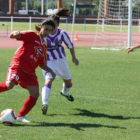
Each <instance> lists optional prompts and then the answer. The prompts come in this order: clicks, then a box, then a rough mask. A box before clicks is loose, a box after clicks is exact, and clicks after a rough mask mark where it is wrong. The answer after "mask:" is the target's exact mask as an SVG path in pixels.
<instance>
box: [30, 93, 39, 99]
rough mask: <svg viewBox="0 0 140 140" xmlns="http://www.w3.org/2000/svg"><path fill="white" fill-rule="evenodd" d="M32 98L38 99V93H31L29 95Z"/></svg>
mask: <svg viewBox="0 0 140 140" xmlns="http://www.w3.org/2000/svg"><path fill="white" fill-rule="evenodd" d="M30 95H31V96H32V97H34V98H37V99H38V97H39V93H33V94H30Z"/></svg>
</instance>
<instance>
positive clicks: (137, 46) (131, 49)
mask: <svg viewBox="0 0 140 140" xmlns="http://www.w3.org/2000/svg"><path fill="white" fill-rule="evenodd" d="M137 48H140V44H138V45H135V46H132V47H129V48H127V50H126V51H127V53H129V52H132V51H134V50H135V49H137Z"/></svg>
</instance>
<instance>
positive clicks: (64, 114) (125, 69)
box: [0, 47, 140, 140]
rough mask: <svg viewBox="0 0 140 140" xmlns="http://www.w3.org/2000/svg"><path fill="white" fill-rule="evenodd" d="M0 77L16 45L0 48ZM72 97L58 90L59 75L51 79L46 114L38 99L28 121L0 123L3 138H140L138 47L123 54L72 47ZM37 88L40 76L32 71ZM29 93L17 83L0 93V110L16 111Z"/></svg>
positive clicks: (41, 83) (110, 139) (43, 139)
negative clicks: (42, 111) (75, 59)
mask: <svg viewBox="0 0 140 140" xmlns="http://www.w3.org/2000/svg"><path fill="white" fill-rule="evenodd" d="M0 51H1V55H0V65H1V67H0V79H1V82H2V81H4V80H5V77H6V71H7V67H8V64H9V62H10V60H11V58H12V56H13V53H14V52H15V49H1V50H0ZM66 53H67V60H68V63H69V66H70V70H71V74H72V80H73V88H72V89H71V93H72V94H73V95H74V97H75V101H74V102H73V103H71V102H69V101H67V100H66V99H65V98H64V97H62V96H61V95H60V94H59V92H60V90H61V86H62V81H61V79H57V80H55V82H54V83H53V86H52V92H51V96H50V100H49V110H48V114H47V115H46V116H44V115H42V114H41V97H39V99H38V102H37V104H36V106H35V107H34V108H33V109H32V111H31V112H30V113H29V114H28V115H27V118H28V119H29V120H31V121H32V123H30V124H24V123H19V122H17V123H16V124H15V125H14V126H11V127H9V126H4V125H3V124H0V139H2V140H8V139H10V140H25V139H27V140H28V139H30V140H47V139H48V140H139V139H140V133H139V130H140V107H139V106H140V94H139V92H140V90H139V87H140V78H139V75H140V65H139V64H140V59H139V57H140V51H139V50H136V51H135V52H133V53H131V54H129V55H127V54H126V52H125V50H121V51H99V50H91V49H90V48H89V47H87V48H84V47H83V48H76V54H77V58H78V59H79V61H80V65H79V66H78V67H76V66H74V65H73V63H72V62H71V57H70V54H69V52H68V50H67V51H66ZM37 75H38V77H39V82H40V91H41V87H42V85H43V82H44V80H43V77H42V73H41V70H40V69H37ZM27 96H28V93H27V91H26V90H24V89H22V88H21V87H20V86H16V87H15V88H14V89H12V90H11V91H8V92H5V93H2V94H0V111H2V110H3V109H6V108H12V109H14V110H15V111H16V112H18V111H19V110H20V108H21V106H22V104H23V102H24V100H25V99H26V98H27Z"/></svg>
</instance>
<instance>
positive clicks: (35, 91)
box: [17, 86, 39, 123]
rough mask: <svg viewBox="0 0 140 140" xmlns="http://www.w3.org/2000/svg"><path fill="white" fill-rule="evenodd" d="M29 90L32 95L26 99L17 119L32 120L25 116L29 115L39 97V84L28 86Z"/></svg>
mask: <svg viewBox="0 0 140 140" xmlns="http://www.w3.org/2000/svg"><path fill="white" fill-rule="evenodd" d="M27 90H28V91H29V94H30V96H29V97H28V98H27V99H26V100H25V102H24V104H23V107H22V108H21V110H20V111H19V113H18V115H17V120H18V121H22V122H27V123H28V122H30V121H29V120H27V119H26V118H25V115H27V114H28V113H29V111H31V109H32V108H33V107H34V106H35V104H36V101H37V99H38V97H39V88H38V87H37V86H28V87H27Z"/></svg>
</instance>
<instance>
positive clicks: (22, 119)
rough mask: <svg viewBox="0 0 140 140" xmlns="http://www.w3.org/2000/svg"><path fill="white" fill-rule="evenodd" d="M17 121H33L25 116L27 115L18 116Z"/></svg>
mask: <svg viewBox="0 0 140 140" xmlns="http://www.w3.org/2000/svg"><path fill="white" fill-rule="evenodd" d="M17 121H19V122H25V123H30V122H31V121H29V120H27V119H26V118H25V116H21V117H18V118H17Z"/></svg>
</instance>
